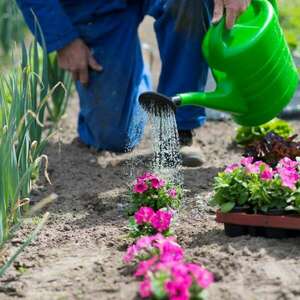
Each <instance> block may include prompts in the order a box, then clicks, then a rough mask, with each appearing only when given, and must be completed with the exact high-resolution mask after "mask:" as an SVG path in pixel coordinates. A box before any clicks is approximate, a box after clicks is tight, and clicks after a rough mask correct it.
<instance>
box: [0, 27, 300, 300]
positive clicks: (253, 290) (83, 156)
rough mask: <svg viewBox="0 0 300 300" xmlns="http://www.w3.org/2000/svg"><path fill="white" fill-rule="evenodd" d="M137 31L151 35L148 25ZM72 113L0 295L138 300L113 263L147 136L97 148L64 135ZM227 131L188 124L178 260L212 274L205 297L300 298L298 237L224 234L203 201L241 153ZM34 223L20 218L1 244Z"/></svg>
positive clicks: (55, 142) (70, 130)
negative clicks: (111, 148)
mask: <svg viewBox="0 0 300 300" xmlns="http://www.w3.org/2000/svg"><path fill="white" fill-rule="evenodd" d="M146 29H148V27H146ZM143 36H144V39H146V40H150V42H152V37H151V36H150V35H148V31H144V32H143ZM155 56H156V57H157V52H155ZM155 64H156V67H157V66H158V65H159V63H158V60H156V63H155ZM76 117H77V101H76V100H75V99H74V100H73V101H72V102H71V105H70V107H69V110H68V115H67V117H66V118H65V119H64V120H63V121H62V124H61V128H60V130H59V131H58V133H57V134H56V135H55V137H53V138H52V139H51V141H50V145H49V147H48V149H47V154H48V155H49V163H50V167H49V173H50V177H51V180H52V185H51V186H50V185H49V184H46V183H45V182H41V183H40V184H39V186H38V187H37V188H36V189H35V190H34V193H33V199H34V200H37V201H38V200H39V199H42V198H43V197H45V196H47V195H49V194H51V193H55V194H57V195H58V198H57V200H56V201H55V202H54V203H53V204H51V205H49V206H48V207H47V209H45V210H47V211H49V212H50V214H51V215H50V220H49V222H48V224H47V225H46V227H45V228H44V229H43V231H42V232H41V234H40V236H39V238H38V239H37V240H36V241H35V242H34V243H33V244H32V245H30V246H29V247H28V248H27V249H26V250H25V251H24V252H23V253H22V255H21V256H20V257H19V258H18V259H17V261H16V263H15V264H14V266H13V267H12V268H10V270H9V271H8V272H7V275H6V276H5V277H4V278H2V279H1V280H0V299H1V300H2V299H21V298H22V299H28V300H29V299H30V300H63V299H99V300H121V299H126V300H131V299H132V300H133V299H138V297H137V282H136V281H135V280H134V278H133V276H132V269H130V268H128V267H126V266H124V264H123V262H122V255H123V254H124V251H125V249H126V247H127V242H126V234H127V228H126V225H127V219H126V217H125V215H124V208H125V206H126V202H127V199H126V196H125V194H126V189H127V185H128V183H129V181H130V179H131V176H130V172H131V171H130V170H131V168H132V167H133V166H134V167H135V169H134V170H135V171H138V170H141V169H142V168H144V163H145V160H147V159H146V158H145V157H147V153H149V150H150V147H151V146H150V145H151V139H150V138H149V134H146V136H145V139H144V141H143V142H142V144H141V145H140V147H139V149H137V150H136V151H134V152H133V153H132V154H131V155H130V157H128V155H124V156H121V157H120V156H112V155H110V154H109V153H100V154H98V153H95V152H93V151H91V150H88V149H86V148H82V147H79V146H78V145H77V144H76V143H73V142H72V141H73V139H74V138H75V137H76ZM296 127H298V128H300V126H299V125H297V126H296ZM233 136H234V125H233V124H232V123H231V122H208V123H207V125H206V126H205V127H203V128H202V129H199V130H198V131H197V136H196V144H197V146H198V147H200V148H201V149H202V150H203V153H204V155H205V157H206V162H205V164H204V165H203V166H202V167H201V168H193V169H183V174H184V182H185V188H186V189H187V193H186V198H185V201H184V206H183V208H182V210H181V212H180V215H179V219H178V221H177V224H176V235H177V236H178V240H179V243H181V244H182V245H183V246H184V247H185V248H186V252H187V253H186V254H187V257H190V258H191V259H192V260H193V261H195V262H197V263H201V264H204V265H205V266H206V267H207V268H208V269H209V270H211V271H212V272H213V273H214V274H215V278H216V283H215V284H214V285H213V286H212V287H211V288H210V290H209V294H210V296H209V299H210V300H235V299H237V300H256V299H257V300H275V299H278V300H279V299H280V300H292V299H300V284H299V283H300V261H299V259H300V239H288V240H274V239H263V238H252V237H249V236H245V237H241V238H234V239H232V238H228V237H226V236H225V235H224V232H223V228H222V226H221V225H217V224H216V222H215V221H214V211H213V210H212V209H211V208H209V207H208V206H207V201H208V199H209V198H210V195H211V192H212V182H213V177H214V176H215V175H216V174H217V173H218V171H220V170H222V169H223V168H224V166H225V165H226V164H227V163H230V162H235V161H237V160H238V159H239V158H240V153H239V151H238V150H236V149H235V148H234V147H232V146H231V141H232V138H233ZM38 220H39V218H38V217H35V218H33V219H28V220H26V223H25V224H24V225H23V226H22V228H21V230H20V231H19V232H18V233H17V235H16V236H15V237H14V238H13V240H12V242H11V244H10V245H8V246H9V251H12V250H13V249H14V248H15V247H17V246H18V245H19V244H20V242H21V241H22V239H24V238H25V236H26V234H27V233H28V232H29V231H30V230H31V229H32V228H34V227H35V226H36V223H37V222H38Z"/></svg>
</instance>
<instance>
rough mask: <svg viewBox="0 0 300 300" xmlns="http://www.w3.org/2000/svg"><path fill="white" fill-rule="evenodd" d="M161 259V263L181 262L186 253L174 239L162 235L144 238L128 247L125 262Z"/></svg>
mask: <svg viewBox="0 0 300 300" xmlns="http://www.w3.org/2000/svg"><path fill="white" fill-rule="evenodd" d="M153 255H154V256H157V257H159V259H160V261H162V262H168V261H180V260H182V259H183V255H184V251H183V249H182V248H181V247H180V246H179V245H178V244H177V243H176V241H175V238H174V237H167V238H165V237H164V236H163V235H161V234H160V233H158V234H156V235H153V236H144V237H141V238H140V239H138V240H137V242H136V243H135V244H133V245H131V246H130V247H128V249H127V252H126V254H125V256H124V262H126V263H130V262H132V261H133V260H135V259H139V257H145V256H146V257H147V256H148V257H151V256H153Z"/></svg>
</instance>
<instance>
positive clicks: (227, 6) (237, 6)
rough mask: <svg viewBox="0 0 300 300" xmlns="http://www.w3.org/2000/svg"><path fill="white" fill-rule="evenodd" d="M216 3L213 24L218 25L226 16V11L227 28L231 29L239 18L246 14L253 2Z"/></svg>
mask: <svg viewBox="0 0 300 300" xmlns="http://www.w3.org/2000/svg"><path fill="white" fill-rule="evenodd" d="M214 1H215V9H214V16H213V20H212V22H213V23H217V22H219V21H220V20H221V18H222V17H223V15H224V11H225V14H226V27H227V28H228V29H231V28H232V27H233V25H234V23H235V21H236V19H237V18H238V17H239V15H240V14H241V13H242V12H244V11H245V10H246V9H247V7H248V6H249V4H250V3H251V0H214Z"/></svg>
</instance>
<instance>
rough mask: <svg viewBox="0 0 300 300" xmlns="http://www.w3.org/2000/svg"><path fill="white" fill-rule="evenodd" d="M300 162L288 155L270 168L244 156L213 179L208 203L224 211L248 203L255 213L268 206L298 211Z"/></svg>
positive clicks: (299, 204) (268, 207)
mask: <svg viewBox="0 0 300 300" xmlns="http://www.w3.org/2000/svg"><path fill="white" fill-rule="evenodd" d="M299 182H300V173H299V163H298V162H297V161H294V160H291V159H289V158H284V159H282V160H280V161H279V163H278V165H277V166H276V167H275V168H271V167H270V166H269V165H268V164H266V163H264V162H262V161H256V162H254V159H253V157H247V158H244V159H242V160H241V162H240V163H237V164H232V165H230V166H228V167H227V168H226V169H225V171H224V172H222V173H219V174H218V176H217V177H216V178H215V184H214V196H213V198H212V200H211V205H217V206H219V207H220V209H221V211H222V212H224V213H226V212H229V211H231V210H232V209H233V208H234V207H235V206H248V207H250V208H251V209H252V210H253V211H254V212H257V211H262V212H267V211H269V210H270V209H285V210H296V211H299V212H300V184H299Z"/></svg>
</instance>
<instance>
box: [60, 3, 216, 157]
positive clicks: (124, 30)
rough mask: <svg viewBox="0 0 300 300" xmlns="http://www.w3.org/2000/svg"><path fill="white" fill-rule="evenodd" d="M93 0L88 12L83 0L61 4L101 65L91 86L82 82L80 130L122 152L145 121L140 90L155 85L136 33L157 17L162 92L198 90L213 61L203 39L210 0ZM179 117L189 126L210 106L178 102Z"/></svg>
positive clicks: (82, 136)
mask: <svg viewBox="0 0 300 300" xmlns="http://www.w3.org/2000/svg"><path fill="white" fill-rule="evenodd" d="M94 1H100V3H103V4H102V5H100V8H99V9H97V11H96V12H95V11H94V12H93V13H89V14H87V15H86V14H84V13H83V9H82V8H81V7H80V5H78V6H76V5H74V4H73V5H69V6H68V5H65V7H64V9H65V11H66V12H67V14H68V15H69V16H70V18H71V19H72V22H73V24H74V26H75V27H76V29H77V30H78V32H79V34H80V36H81V37H82V39H83V40H84V41H85V42H86V43H87V44H88V46H89V47H90V48H91V50H92V52H93V55H94V56H95V58H96V60H97V61H98V62H99V63H100V64H101V65H102V66H103V68H104V70H103V72H101V73H97V72H94V71H90V82H89V85H88V87H84V86H82V85H81V84H80V83H79V82H77V85H76V86H77V91H78V93H79V97H80V114H79V121H78V132H79V136H80V139H81V140H82V141H83V142H84V143H85V144H87V145H91V146H93V147H95V148H97V149H102V150H110V151H116V152H122V151H125V150H126V149H132V148H134V147H135V146H136V145H137V144H138V143H139V141H140V140H141V138H142V136H143V131H144V127H145V124H146V121H147V118H146V116H145V113H144V112H143V110H142V109H141V108H140V106H139V104H138V96H139V94H140V93H142V92H144V91H147V90H151V89H152V86H151V78H150V74H149V72H148V70H147V68H146V66H145V65H144V62H143V58H142V52H141V45H140V40H139V37H138V27H139V25H140V23H141V22H142V20H143V18H144V16H145V15H151V16H152V17H154V18H155V23H154V29H155V33H156V37H157V42H158V46H159V51H160V56H161V61H162V70H161V75H160V80H159V85H158V92H160V93H163V94H166V95H168V96H173V95H176V94H178V93H182V92H188V91H199V90H203V88H204V86H205V83H206V80H207V71H208V66H207V64H206V62H205V61H204V59H203V57H202V52H201V44H202V39H203V36H204V33H205V30H206V27H207V26H208V24H209V20H210V16H211V12H212V2H213V1H212V0H202V1H201V0H127V1H124V0H113V1H111V0H110V1H109V0H94ZM185 2H186V3H188V4H185ZM193 3H194V4H193ZM199 3H202V4H201V6H202V15H201V14H200V16H199V14H198V13H197V12H195V10H196V9H201V8H198V7H199ZM193 5H195V6H196V8H195V7H193ZM195 15H196V16H195ZM176 120H177V125H178V128H179V130H190V129H193V128H196V127H199V126H201V125H202V124H203V123H204V122H205V111H204V109H203V108H199V107H197V108H196V107H184V108H180V109H178V110H177V112H176Z"/></svg>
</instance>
